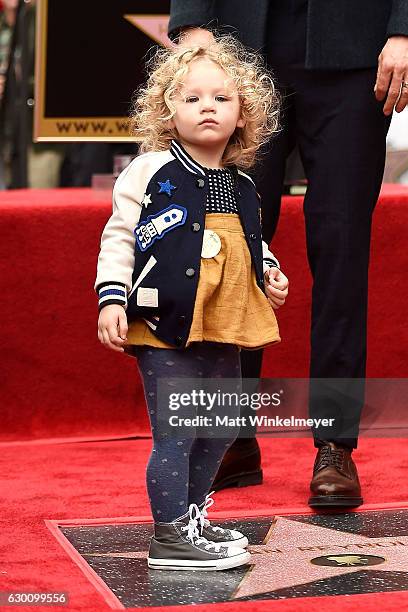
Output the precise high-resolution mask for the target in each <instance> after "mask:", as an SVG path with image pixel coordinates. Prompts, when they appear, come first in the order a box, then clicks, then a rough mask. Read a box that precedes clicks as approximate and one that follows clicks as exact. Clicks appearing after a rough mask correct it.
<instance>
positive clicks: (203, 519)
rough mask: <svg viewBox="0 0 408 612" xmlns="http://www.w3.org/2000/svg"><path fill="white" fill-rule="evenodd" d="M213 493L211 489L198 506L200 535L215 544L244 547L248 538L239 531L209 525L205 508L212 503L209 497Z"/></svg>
mask: <svg viewBox="0 0 408 612" xmlns="http://www.w3.org/2000/svg"><path fill="white" fill-rule="evenodd" d="M213 493H214V491H211V493H209V494H208V495H207V496H206V498H205V501H204V502H203V503H202V504H201V505H200V506H199V508H200V533H201V535H202V536H203V537H204V538H207V540H211V541H212V542H215V543H216V544H221V546H239V547H240V548H246V547H247V546H248V538H247V537H246V536H244V534H243V533H241V532H240V531H237V530H236V529H224V528H223V527H218V526H215V525H211V523H210V521H209V520H208V518H207V515H208V512H207V510H208V508H210V507H211V506H212V505H213V503H214V500H213V498H212V497H211V495H212V494H213Z"/></svg>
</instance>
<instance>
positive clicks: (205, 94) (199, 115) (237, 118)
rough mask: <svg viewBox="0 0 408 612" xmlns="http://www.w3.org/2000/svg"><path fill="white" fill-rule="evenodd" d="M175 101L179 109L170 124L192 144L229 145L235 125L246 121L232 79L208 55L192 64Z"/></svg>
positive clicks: (184, 139)
mask: <svg viewBox="0 0 408 612" xmlns="http://www.w3.org/2000/svg"><path fill="white" fill-rule="evenodd" d="M174 104H175V107H176V113H175V115H174V116H173V118H172V120H171V121H170V127H172V128H174V127H175V128H176V129H177V131H178V133H179V136H180V139H181V141H182V142H185V143H188V144H192V145H196V146H197V145H198V146H205V147H214V146H223V147H225V146H226V145H227V143H228V140H229V138H230V136H231V135H232V134H233V133H234V131H235V128H237V127H243V126H244V125H245V121H244V120H243V119H242V118H241V111H240V103H239V98H238V94H237V92H236V90H235V89H234V85H233V83H232V81H231V79H229V78H228V75H227V74H226V73H225V72H224V70H223V69H222V68H220V66H218V65H217V64H215V63H214V62H212V61H211V60H208V59H205V58H200V59H198V60H194V61H193V62H192V63H191V64H190V66H189V70H188V73H187V76H186V78H185V80H184V83H183V85H182V86H181V88H180V91H179V93H178V96H177V98H176V99H175V100H174Z"/></svg>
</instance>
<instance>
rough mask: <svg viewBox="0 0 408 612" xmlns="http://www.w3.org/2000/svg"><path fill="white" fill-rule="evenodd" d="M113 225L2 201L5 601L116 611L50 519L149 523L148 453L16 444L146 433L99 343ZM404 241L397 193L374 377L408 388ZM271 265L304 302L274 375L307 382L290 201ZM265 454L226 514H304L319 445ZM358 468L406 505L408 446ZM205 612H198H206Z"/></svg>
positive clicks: (95, 210) (390, 211)
mask: <svg viewBox="0 0 408 612" xmlns="http://www.w3.org/2000/svg"><path fill="white" fill-rule="evenodd" d="M109 210H110V204H109V203H108V202H107V201H105V200H103V201H98V200H92V196H91V192H90V190H58V191H16V192H4V193H2V194H0V223H1V227H0V231H1V236H2V241H1V247H2V251H1V253H0V255H1V256H0V277H1V278H2V282H3V293H4V294H6V295H7V300H3V301H2V302H1V306H0V312H1V315H2V335H1V339H2V347H1V348H2V355H3V360H4V365H3V368H2V373H3V377H2V381H1V387H2V404H1V405H2V408H1V411H2V414H1V425H2V426H1V430H0V439H1V440H2V441H3V442H5V443H3V444H0V469H1V479H0V496H1V500H2V502H1V511H0V513H1V514H0V526H1V544H0V555H1V561H2V562H1V564H0V590H2V591H5V590H13V591H17V590H25V591H30V590H31V591H46V592H51V591H68V592H69V595H70V605H69V608H68V609H69V610H81V611H82V610H92V611H93V610H98V611H99V610H105V609H107V607H106V604H105V602H104V601H103V600H102V599H101V597H100V596H99V595H98V594H97V593H96V592H95V590H94V588H93V586H92V585H90V583H89V582H88V581H87V580H86V579H85V577H84V576H83V574H82V573H81V571H80V570H79V569H78V568H77V567H76V566H75V565H74V564H73V563H72V561H71V560H70V559H69V558H68V557H67V555H66V554H65V552H64V551H63V550H62V549H61V547H60V545H59V544H58V543H57V542H56V541H55V539H54V538H53V536H52V535H51V533H50V532H49V531H48V529H47V528H46V526H45V523H44V520H46V519H70V518H99V517H118V516H139V515H146V514H148V504H147V497H146V492H145V485H144V468H145V463H146V459H147V456H148V449H149V447H150V441H149V440H139V441H134V440H121V441H110V442H87V443H79V442H75V443H74V442H71V443H65V444H47V443H35V442H34V443H28V444H18V443H15V442H14V443H13V441H16V440H34V441H35V440H39V439H40V440H41V439H47V438H50V439H51V440H54V441H55V439H57V438H68V439H71V440H74V439H75V438H77V439H78V438H82V439H97V438H112V437H115V436H123V435H130V434H131V433H137V434H141V433H144V432H146V418H145V414H144V409H143V403H142V396H141V387H140V381H139V379H138V376H137V373H136V369H135V364H134V363H133V360H132V359H130V358H128V357H126V356H123V355H118V354H114V353H111V352H108V351H106V350H105V349H103V348H102V347H101V346H100V345H99V343H98V340H97V336H96V321H97V308H96V299H95V295H94V293H93V290H92V285H93V281H94V276H95V265H96V257H97V251H98V244H99V238H100V232H101V229H102V227H103V225H104V223H105V221H106V219H107V218H108V216H109ZM407 228H408V188H406V187H402V186H394V187H391V186H386V187H385V189H384V190H383V194H382V198H381V201H380V204H379V206H378V208H377V211H376V214H375V220H374V236H373V251H372V253H373V255H372V266H371V276H370V288H371V293H370V306H369V362H368V373H369V375H370V376H372V377H405V376H406V372H407V366H406V364H407V346H408V322H407V318H406V316H405V311H404V308H403V305H404V304H405V302H406V300H407V293H406V284H405V283H404V278H405V271H406V270H407V269H408V250H407V249H406V244H407V242H408V240H407V238H408V229H407ZM273 250H274V251H276V253H277V255H278V256H279V258H280V260H281V261H282V264H283V267H284V270H285V272H287V274H288V276H289V278H290V281H291V295H290V299H289V300H288V304H287V306H286V307H285V308H284V309H283V310H282V311H280V313H279V319H280V325H281V332H282V337H283V340H284V341H283V342H282V344H281V345H279V346H278V347H273V348H271V349H269V350H268V352H267V359H266V363H265V369H264V375H265V376H273V375H276V376H280V377H284V376H291V377H301V376H305V375H306V374H307V363H308V328H309V295H310V277H309V273H308V270H307V266H306V257H305V249H304V229H303V219H302V214H301V199H300V198H291V199H286V200H285V202H284V212H283V215H282V221H281V224H280V227H279V233H278V235H277V237H276V240H275V242H274V245H273ZM118 398H119V399H118ZM7 441H9V443H7ZM261 444H262V447H263V449H264V468H265V485H264V486H262V487H250V488H247V489H241V490H231V491H223V492H220V493H219V494H217V496H216V500H217V506H216V509H217V510H218V511H220V512H222V511H226V510H229V509H231V508H234V509H236V510H245V509H247V508H252V509H257V510H259V513H260V514H261V513H265V512H268V513H269V512H270V513H273V511H275V510H276V511H279V508H287V507H296V508H302V507H303V508H306V506H305V500H306V497H307V488H308V481H309V478H310V470H311V465H312V462H313V457H314V452H313V448H312V444H311V441H310V440H301V439H298V440H267V439H263V440H261ZM356 459H357V461H358V464H359V467H360V472H361V478H362V482H363V486H364V494H365V501H366V503H367V504H381V503H384V504H387V503H394V502H395V503H397V502H401V504H402V505H405V502H406V501H407V500H408V484H407V479H406V473H407V468H408V453H407V441H406V440H403V439H396V440H369V439H363V440H362V441H361V445H360V450H359V451H358V452H357V453H356ZM379 601H381V603H380V604H379V603H378V602H379ZM221 605H222V607H223V609H224V608H225V609H231V610H235V609H236V608H240V609H245V612H255V611H256V612H258V610H259V611H260V610H262V611H264V610H269V609H270V610H278V609H279V610H282V611H284V610H285V611H286V610H296V611H303V610H306V609H307V610H308V611H309V610H311V609H312V608H313V609H314V608H315V607H317V606H319V607H320V606H321V607H323V608H324V609H325V610H336V611H337V610H339V611H340V610H342V611H343V610H357V609H358V610H365V611H368V612H371V611H374V609H376V610H377V609H378V607H379V606H381V609H382V610H397V609H402V610H403V609H405V608H407V609H408V593H407V592H405V593H387V594H385V595H382V596H379V595H378V594H374V595H364V596H363V595H356V596H348V597H337V598H335V599H334V598H328V597H324V598H319V600H318V601H317V602H316V600H315V599H314V600H310V599H309V600H307V599H302V600H299V599H297V600H296V601H293V600H287V601H276V602H272V601H270V602H253V603H251V602H249V603H247V602H245V603H240V604H237V603H233V604H220V606H221ZM10 609H11V608H10ZM23 609H24V610H31V609H33V610H38V608H37V607H29V606H24V608H23ZM52 609H53V610H64V609H67V608H59V607H53V608H52ZM177 609H180V610H181V609H182V608H177ZM204 609H205V610H207V609H208V606H195V610H197V612H199V611H200V610H204ZM212 609H214V606H213V607H212Z"/></svg>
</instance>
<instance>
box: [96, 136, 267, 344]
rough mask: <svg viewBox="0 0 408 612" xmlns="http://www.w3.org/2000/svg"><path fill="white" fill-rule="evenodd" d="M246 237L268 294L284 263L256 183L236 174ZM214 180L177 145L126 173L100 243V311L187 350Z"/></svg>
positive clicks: (131, 166)
mask: <svg viewBox="0 0 408 612" xmlns="http://www.w3.org/2000/svg"><path fill="white" fill-rule="evenodd" d="M232 170H233V174H234V177H235V180H234V191H235V197H236V200H237V207H238V210H239V216H240V220H241V224H242V227H243V230H244V233H245V238H246V241H247V244H248V247H249V251H250V253H251V258H252V262H253V265H254V268H255V272H256V280H257V283H258V285H259V287H260V288H262V290H264V280H263V275H264V272H265V271H266V270H267V269H269V267H271V266H278V267H279V262H278V261H277V259H276V258H275V257H274V255H273V254H272V253H271V252H270V251H269V249H268V247H267V245H266V243H265V242H263V241H262V235H261V220H260V201H259V196H258V194H257V192H256V189H255V185H254V183H253V181H252V179H251V178H250V177H249V176H247V175H246V174H245V173H244V172H241V171H240V170H237V169H235V168H233V169H232ZM207 192H208V178H207V175H206V172H205V169H204V168H203V167H202V166H201V165H200V164H198V163H197V162H196V161H195V160H194V159H193V158H192V157H191V156H190V155H189V154H188V153H187V152H186V151H185V150H184V148H183V147H182V146H181V145H180V144H179V143H178V142H177V141H173V142H172V144H171V148H170V149H169V150H167V151H160V152H152V153H145V154H144V155H140V156H138V157H136V158H135V159H134V160H133V161H132V162H131V163H130V164H129V166H128V167H127V168H125V170H123V172H122V173H121V174H120V175H119V177H118V179H117V181H116V183H115V186H114V190H113V213H112V216H111V217H110V219H109V220H108V222H107V224H106V226H105V229H104V230H103V233H102V238H101V249H100V253H99V257H98V267H97V277H96V281H95V285H94V288H95V290H96V292H97V293H98V295H99V309H102V308H103V307H104V306H106V305H108V304H121V305H122V306H123V307H124V308H125V310H126V314H127V319H128V321H133V320H135V319H137V318H143V319H144V320H145V321H146V323H147V324H148V325H149V327H150V328H151V330H152V331H153V333H154V334H155V335H156V336H157V337H158V338H160V339H161V340H163V341H164V342H167V343H169V344H171V345H172V346H175V347H184V346H185V344H186V342H187V339H188V336H189V331H190V327H191V322H192V318H193V311H194V303H195V296H196V292H197V285H198V279H199V272H200V260H201V250H202V244H203V235H204V229H205V204H206V198H207Z"/></svg>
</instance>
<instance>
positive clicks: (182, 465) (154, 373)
mask: <svg viewBox="0 0 408 612" xmlns="http://www.w3.org/2000/svg"><path fill="white" fill-rule="evenodd" d="M134 354H135V356H136V358H137V362H138V367H139V370H140V373H141V376H142V379H143V386H144V392H145V397H146V404H147V409H148V413H149V419H150V426H151V429H152V437H153V449H152V453H151V455H150V459H149V462H148V465H147V474H146V483H147V491H148V494H149V499H150V505H151V509H152V515H153V518H154V520H155V521H156V522H162V523H170V522H172V521H174V520H176V519H177V518H178V517H181V516H182V515H184V514H185V513H186V512H187V511H188V507H189V505H190V504H192V503H194V504H197V505H200V504H202V503H203V502H204V500H205V496H206V495H207V494H208V493H209V491H210V488H211V485H212V482H213V480H214V477H215V475H216V473H217V470H218V468H219V466H220V463H221V461H222V458H223V456H224V454H225V452H226V451H227V449H228V447H229V446H230V445H231V444H232V443H233V441H234V440H235V438H236V436H237V435H238V432H239V427H238V426H237V427H234V426H231V427H223V428H222V431H221V430H220V429H219V428H218V429H217V428H216V427H214V426H213V428H212V429H211V428H210V427H206V428H200V431H199V434H198V435H199V436H201V437H194V433H192V432H193V429H192V428H189V429H188V433H187V430H186V429H184V431H182V430H181V429H180V428H177V427H174V428H173V427H172V428H171V431H170V427H169V421H168V418H169V417H170V416H172V415H177V412H180V411H173V412H172V411H170V410H169V401H168V397H169V393H167V395H166V397H167V402H166V404H167V405H166V404H165V402H164V401H163V398H162V394H161V393H160V394H159V396H160V398H159V399H160V400H161V401H163V405H162V406H160V405H158V399H157V391H158V390H157V386H158V385H157V381H158V379H170V380H168V381H163V382H164V384H166V385H168V384H169V383H170V388H169V392H170V393H172V392H173V391H172V388H171V385H172V384H174V383H172V381H171V378H190V379H203V378H204V379H225V378H228V379H232V378H233V379H240V378H241V366H240V356H239V350H238V348H237V347H236V346H234V345H232V344H221V343H216V342H197V343H193V344H191V345H190V346H189V347H188V348H185V349H160V348H153V347H149V346H138V347H134ZM187 388H188V387H187ZM187 388H186V390H187ZM214 388H216V386H215V387H213V389H214ZM190 389H191V387H190ZM177 390H178V391H180V390H181V387H180V385H179V384H177ZM199 410H201V411H202V412H200V413H201V414H204V412H205V413H206V415H208V412H206V411H205V410H204V411H203V410H202V408H201V409H199ZM163 411H164V412H163ZM227 413H228V416H229V417H237V416H239V409H238V408H237V407H236V406H235V407H232V406H228V407H227V408H225V409H224V408H223V414H224V415H225V414H227ZM210 414H211V413H210ZM159 415H160V416H161V418H158V417H159ZM163 415H164V417H165V418H163ZM183 415H184V416H186V413H185V412H183ZM180 416H181V415H180ZM187 416H191V412H189V414H188V415H187ZM169 431H170V433H169ZM183 434H184V435H183ZM196 435H197V434H196ZM213 436H214V437H213ZM220 436H222V437H220Z"/></svg>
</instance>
